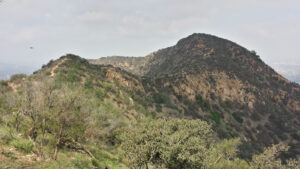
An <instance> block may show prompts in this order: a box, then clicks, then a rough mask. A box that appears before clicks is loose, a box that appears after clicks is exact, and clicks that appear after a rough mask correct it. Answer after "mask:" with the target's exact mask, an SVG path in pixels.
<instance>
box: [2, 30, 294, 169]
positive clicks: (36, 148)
mask: <svg viewBox="0 0 300 169" xmlns="http://www.w3.org/2000/svg"><path fill="white" fill-rule="evenodd" d="M299 96H300V86H299V85H298V84H296V83H292V82H290V81H288V80H286V79H285V78H284V77H282V76H281V75H279V74H277V73H276V72H275V71H274V70H273V69H272V68H270V67H269V66H268V65H266V64H265V63H264V62H263V61H262V60H261V59H260V57H259V56H258V55H257V54H256V53H255V52H254V51H249V50H247V49H246V48H243V47H241V46H239V45H237V44H235V43H233V42H230V41H228V40H225V39H221V38H218V37H215V36H212V35H207V34H193V35H191V36H189V37H187V38H184V39H182V40H180V41H179V42H178V43H177V44H176V45H175V46H172V47H168V48H165V49H161V50H158V51H156V52H154V53H152V54H150V55H148V56H146V57H121V56H114V57H106V58H100V59H96V60H86V59H83V58H80V57H79V56H76V55H72V54H68V55H66V56H63V57H61V58H60V59H58V60H55V61H50V62H49V63H48V64H47V65H44V66H43V67H42V69H40V70H38V71H36V72H34V74H33V75H30V76H26V75H22V74H20V75H15V76H12V77H11V79H10V80H9V81H1V86H0V113H1V118H0V138H1V139H0V146H1V147H0V148H1V149H0V150H1V154H0V159H1V160H4V161H6V162H5V163H3V164H2V166H1V165H0V167H7V166H10V167H12V168H16V167H20V166H22V167H24V166H33V167H34V168H105V167H108V168H126V167H137V168H138V167H142V166H147V167H148V164H149V165H152V166H160V167H165V168H176V167H175V166H177V167H179V168H201V167H204V168H205V166H206V168H213V167H216V166H227V168H234V166H239V167H238V168H240V167H241V166H242V165H243V166H244V167H243V168H247V166H248V164H247V163H246V162H245V161H240V160H239V159H238V160H236V156H235V154H236V153H237V155H238V157H240V158H241V159H245V160H247V161H250V160H251V159H252V160H253V162H249V164H250V165H251V166H256V164H257V166H258V167H257V166H256V167H254V168H259V165H264V164H263V163H255V159H258V160H257V161H259V159H264V160H265V159H266V160H273V161H272V162H271V163H274V164H276V165H277V164H279V163H277V162H276V163H275V162H274V160H275V159H273V156H267V155H264V156H262V157H265V158H262V157H261V156H257V158H256V157H253V155H254V154H258V153H260V152H262V151H263V148H265V147H269V146H271V145H272V144H285V145H288V146H289V147H290V148H289V151H288V152H285V153H282V154H281V157H282V158H283V159H288V158H290V157H293V158H297V157H299V150H300V149H299V141H300V139H299V138H300V130H299V129H300V122H299V120H300V117H299V116H300V97H299ZM162 119H164V120H162ZM172 119H175V120H172ZM176 119H188V120H186V121H185V120H176ZM192 119H194V120H197V119H200V120H201V121H200V122H199V121H189V120H192ZM145 121H146V122H145ZM149 121H150V122H149ZM197 125H201V127H199V126H197ZM179 126H181V127H180V128H182V131H181V130H179V129H177V128H176V127H179ZM187 126H189V127H187ZM164 127H165V130H162V129H163V128H164ZM168 127H169V128H168ZM184 127H187V128H184ZM124 128H125V130H124ZM147 129H149V131H147ZM211 129H212V130H211ZM158 130H160V134H161V135H162V137H164V138H166V139H165V140H164V139H161V138H160V137H158V136H157V134H158V133H159V132H154V131H158ZM195 130H197V131H196V133H200V135H194V136H192V137H190V136H188V134H189V132H195ZM166 131H168V132H166ZM212 131H214V133H212ZM145 132H146V133H148V134H149V135H145V134H143V133H145ZM135 133H137V135H135ZM183 133H185V134H183ZM201 133H204V136H202V135H201ZM168 134H169V135H168ZM178 135H179V136H183V137H186V138H187V140H186V143H188V144H193V141H195V140H194V139H196V140H197V144H198V142H201V141H203V144H206V146H205V147H206V148H207V147H210V146H212V147H214V146H216V148H210V149H205V150H203V149H201V147H200V148H199V147H198V148H197V150H199V151H200V150H203V151H204V152H210V151H211V153H212V154H211V156H207V157H203V158H205V159H207V160H214V161H212V162H211V161H205V160H203V163H202V161H199V160H195V159H194V157H199V158H200V156H201V154H203V153H200V152H197V151H196V154H195V156H191V157H189V156H187V157H184V158H187V159H186V160H191V161H189V162H188V163H187V162H186V160H183V161H180V158H183V157H181V156H182V155H180V158H179V157H178V159H177V161H176V160H175V161H172V162H171V163H170V161H168V159H169V158H167V157H168V155H170V154H168V153H171V155H170V156H172V158H173V156H174V154H172V153H174V152H181V151H186V148H188V149H189V148H191V147H190V146H188V147H185V146H187V145H185V142H182V143H180V144H182V146H183V147H181V148H183V149H182V150H180V151H179V150H176V151H173V150H172V149H168V150H167V149H165V151H164V153H165V154H164V156H160V154H159V152H160V151H161V150H160V148H164V147H159V146H158V145H157V143H166V142H168V141H174V140H172V139H175V140H176V139H178ZM206 135H207V136H206ZM206 137H207V138H206ZM168 138H172V139H168ZM188 138H191V139H188ZM233 138H240V141H241V144H238V142H239V141H238V140H236V139H235V140H227V139H233ZM139 139H148V140H147V141H146V142H147V144H146V145H142V146H141V147H139V144H140V143H141V140H140V141H139ZM202 139H203V140H202ZM224 139H225V140H224ZM218 140H221V143H218ZM222 140H224V141H222ZM135 141H137V142H135ZM148 143H149V144H148ZM150 143H151V144H150ZM175 143H176V144H175V145H176V146H178V145H177V142H175ZM210 143H211V144H212V145H210ZM131 144H132V145H131ZM152 144H154V145H152ZM166 144H167V145H169V144H171V143H166ZM236 145H239V147H238V150H235V146H236ZM134 146H136V147H134ZM155 146H158V147H155ZM176 146H175V148H176ZM199 146H200V145H199ZM227 146H229V147H227ZM11 147H14V148H11ZM279 147H280V146H279ZM154 148H156V150H157V151H158V152H155V153H154V154H151V153H153V151H155V150H154ZM170 148H173V147H171V146H170ZM177 148H178V147H177ZM214 150H218V151H220V152H214ZM281 150H284V148H278V150H274V149H272V148H271V149H267V150H266V151H267V152H269V153H270V152H271V154H272V153H274V152H277V151H281ZM124 151H125V152H124ZM126 151H128V152H126ZM132 151H133V152H135V153H132ZM227 151H228V152H227ZM19 152H22V153H25V154H28V153H29V154H30V153H32V155H30V156H28V155H27V156H25V157H26V158H24V156H22V154H21V155H20V153H19ZM119 152H124V154H125V156H124V155H120V154H119ZM193 152H194V153H195V151H194V149H191V152H189V153H188V154H190V153H193ZM139 153H141V154H139ZM147 153H150V154H147ZM269 153H266V154H269ZM134 154H136V156H134V158H133V157H132V156H130V155H134ZM224 154H227V155H224ZM177 155H178V154H177ZM177 155H176V157H177ZM196 155H198V156H196ZM199 155H200V156H199ZM213 155H216V156H213ZM124 157H126V158H127V159H126V158H125V159H124ZM141 158H142V159H141ZM172 158H170V159H171V160H174V159H172ZM201 158H202V156H201ZM49 159H52V160H56V163H53V162H52V161H51V160H49ZM232 159H235V160H233V161H234V162H233V161H230V160H232ZM143 160H146V162H144V161H143ZM226 160H227V161H226ZM228 160H229V161H228ZM13 161H16V162H13ZM206 162H207V163H206ZM227 162H228V163H227ZM266 163H270V161H267V162H266ZM196 166H198V167H196ZM208 166H210V167H208ZM230 166H231V167H230ZM279 166H281V163H280V165H279ZM291 166H292V165H291ZM248 167H249V166H248ZM223 168H224V167H223ZM225 168H226V167H225ZM271 168H272V167H271Z"/></svg>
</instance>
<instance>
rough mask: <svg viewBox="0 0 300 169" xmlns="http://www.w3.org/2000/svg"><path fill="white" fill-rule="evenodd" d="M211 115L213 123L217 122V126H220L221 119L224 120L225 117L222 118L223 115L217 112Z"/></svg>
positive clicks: (212, 112)
mask: <svg viewBox="0 0 300 169" xmlns="http://www.w3.org/2000/svg"><path fill="white" fill-rule="evenodd" d="M210 114H211V116H210V117H211V119H212V120H213V121H215V122H216V124H220V122H221V118H222V117H223V116H222V115H221V114H219V113H217V112H214V111H211V112H210Z"/></svg>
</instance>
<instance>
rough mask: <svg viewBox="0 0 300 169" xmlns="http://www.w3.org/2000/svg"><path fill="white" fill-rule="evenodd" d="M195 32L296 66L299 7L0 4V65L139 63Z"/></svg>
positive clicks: (189, 2) (103, 1)
mask: <svg viewBox="0 0 300 169" xmlns="http://www.w3.org/2000/svg"><path fill="white" fill-rule="evenodd" d="M194 32H197V33H209V34H213V35H217V36H219V37H223V38H226V39H229V40H232V41H234V42H236V43H238V44H240V45H242V46H244V47H246V48H248V49H250V50H256V51H257V53H258V54H259V55H260V56H261V57H262V59H263V60H264V61H265V62H266V63H267V64H269V65H273V64H278V63H284V64H293V65H297V64H299V65H300V55H299V45H300V1H299V0H2V2H1V4H0V52H1V53H0V63H2V65H3V64H7V65H10V64H14V65H22V66H25V67H28V66H29V67H32V68H35V69H36V68H39V67H40V66H41V65H42V64H45V63H47V62H48V61H49V60H50V59H56V58H58V57H60V56H62V55H64V54H66V53H73V54H77V55H80V56H82V57H84V58H99V57H103V56H111V55H124V56H145V55H147V54H149V53H151V52H153V51H155V50H157V49H160V48H164V47H168V46H172V45H174V44H176V42H177V41H178V40H179V39H181V38H183V37H186V36H188V35H190V34H192V33H194ZM31 46H32V47H33V49H30V47H31Z"/></svg>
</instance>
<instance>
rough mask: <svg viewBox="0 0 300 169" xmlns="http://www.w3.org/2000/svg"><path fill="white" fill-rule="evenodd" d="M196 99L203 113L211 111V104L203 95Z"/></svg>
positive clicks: (197, 96)
mask: <svg viewBox="0 0 300 169" xmlns="http://www.w3.org/2000/svg"><path fill="white" fill-rule="evenodd" d="M195 99H196V102H197V104H198V105H200V107H201V110H202V111H208V110H210V105H209V102H208V101H207V100H205V99H203V98H202V96H201V95H196V97H195Z"/></svg>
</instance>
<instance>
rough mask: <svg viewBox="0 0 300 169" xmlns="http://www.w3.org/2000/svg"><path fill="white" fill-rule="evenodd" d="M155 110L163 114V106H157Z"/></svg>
mask: <svg viewBox="0 0 300 169" xmlns="http://www.w3.org/2000/svg"><path fill="white" fill-rule="evenodd" d="M155 110H156V111H157V112H162V107H161V105H160V104H156V106H155Z"/></svg>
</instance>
